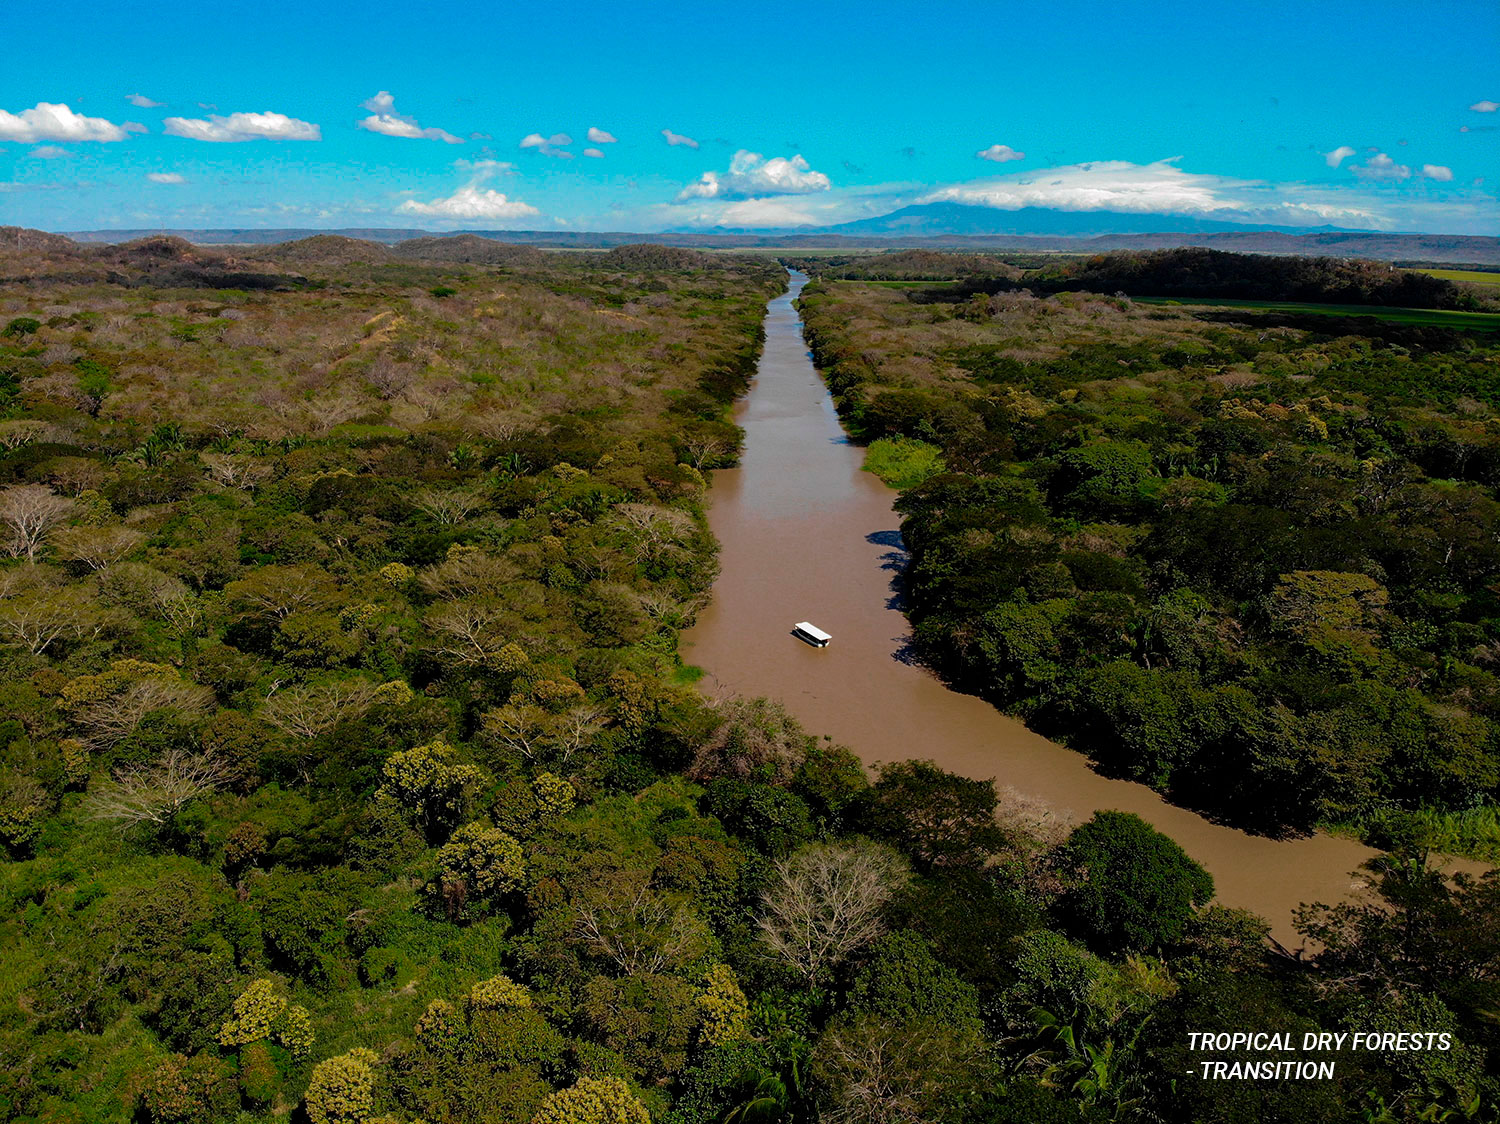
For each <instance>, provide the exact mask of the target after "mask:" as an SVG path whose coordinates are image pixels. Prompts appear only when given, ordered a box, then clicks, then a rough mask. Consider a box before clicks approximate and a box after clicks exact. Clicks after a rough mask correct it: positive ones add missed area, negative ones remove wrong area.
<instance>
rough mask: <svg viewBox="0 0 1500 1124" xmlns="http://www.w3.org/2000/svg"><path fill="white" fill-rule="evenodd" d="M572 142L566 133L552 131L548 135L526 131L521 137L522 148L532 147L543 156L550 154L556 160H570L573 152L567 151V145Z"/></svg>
mask: <svg viewBox="0 0 1500 1124" xmlns="http://www.w3.org/2000/svg"><path fill="white" fill-rule="evenodd" d="M572 143H573V138H572V137H570V136H568V134H567V133H553V134H552V135H551V136H550V137H544V136H542V134H541V133H527V134H526V135H525V136H524V137H522V138H521V147H522V148H534V149H536V151H538V152H540V153H541V154H542V155H543V156H551V157H553V158H554V159H557V160H571V159H573V154H572V153H571V152H568V151H567V146H568V145H570V144H572Z"/></svg>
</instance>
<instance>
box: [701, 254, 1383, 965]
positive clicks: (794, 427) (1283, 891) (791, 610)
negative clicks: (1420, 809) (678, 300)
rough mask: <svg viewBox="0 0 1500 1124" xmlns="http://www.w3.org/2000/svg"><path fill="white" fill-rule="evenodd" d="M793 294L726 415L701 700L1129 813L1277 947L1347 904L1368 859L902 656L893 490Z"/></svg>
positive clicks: (1091, 807) (1080, 812)
mask: <svg viewBox="0 0 1500 1124" xmlns="http://www.w3.org/2000/svg"><path fill="white" fill-rule="evenodd" d="M806 281H807V278H806V277H805V276H803V275H802V274H800V273H794V274H793V275H792V281H791V287H790V288H789V289H788V291H787V292H786V293H785V294H784V295H782V296H780V297H777V298H776V299H775V300H773V301H771V302H770V304H769V305H768V306H767V314H766V346H765V351H764V353H763V354H762V356H761V359H760V366H759V368H758V371H757V374H756V378H755V381H754V383H753V384H752V385H751V388H750V393H749V395H748V396H747V397H746V398H745V399H744V400H743V401H742V402H741V403H740V406H739V410H738V412H737V415H736V420H737V421H738V422H739V424H740V425H742V426H744V428H745V453H744V457H743V460H742V462H741V467H739V468H736V469H729V470H724V471H719V472H715V473H714V474H713V490H712V492H711V493H710V499H711V504H710V507H709V522H710V524H711V526H712V527H713V531H714V534H715V535H717V536H718V538H719V542H720V543H721V544H722V548H723V549H722V553H721V555H720V561H721V564H722V567H723V569H722V572H721V574H720V577H719V580H718V581H717V583H715V585H714V590H713V603H712V605H711V606H710V607H709V608H708V609H706V610H705V611H704V612H703V613H702V615H701V616H700V618H699V620H698V623H697V625H696V626H695V627H694V628H693V629H692V630H691V631H690V632H689V633H688V634H687V637H686V641H687V650H686V652H685V653H684V654H685V658H686V659H687V660H688V661H689V662H691V663H694V664H697V665H698V666H700V667H702V668H704V669H705V670H706V671H707V672H708V675H707V676H705V678H704V680H703V686H704V688H705V690H710V691H712V690H715V689H719V690H725V689H727V690H729V691H733V692H736V693H739V694H744V695H766V696H769V697H771V698H775V699H780V700H781V701H782V702H783V703H784V704H785V705H786V707H787V709H788V710H790V711H791V713H792V714H793V715H795V716H796V717H797V718H798V719H799V720H800V721H801V722H802V723H803V725H804V726H805V727H806V728H807V730H808V732H809V733H813V734H817V735H820V736H821V735H824V734H827V735H830V736H832V737H833V739H834V740H835V741H839V742H842V743H844V744H845V745H848V746H849V747H851V748H852V749H854V750H855V752H857V753H858V754H859V755H860V756H861V757H862V758H863V759H864V760H865V762H866V763H867V764H873V763H876V762H880V761H900V760H905V759H907V758H930V759H931V760H933V761H936V762H937V763H938V764H939V765H941V766H942V767H943V768H945V769H948V770H951V771H952V772H955V773H961V774H963V775H965V776H969V777H978V778H986V779H987V778H990V777H993V778H995V780H996V782H997V783H998V784H1000V785H1002V786H1005V785H1010V786H1013V787H1014V788H1016V789H1017V790H1019V791H1020V792H1022V793H1025V794H1027V795H1029V796H1033V797H1040V798H1041V799H1043V800H1045V801H1047V802H1048V803H1049V804H1051V805H1052V806H1053V807H1055V808H1057V809H1058V810H1060V811H1067V812H1071V813H1072V815H1073V816H1074V818H1076V819H1077V820H1079V821H1082V820H1085V819H1087V818H1088V817H1089V816H1090V815H1092V814H1093V812H1094V811H1096V810H1099V809H1107V808H1114V809H1119V810H1121V811H1127V812H1134V813H1136V814H1137V815H1139V816H1141V817H1143V818H1144V819H1146V820H1147V821H1148V822H1150V823H1151V824H1153V825H1154V826H1155V827H1156V828H1157V829H1158V830H1160V831H1163V832H1165V833H1166V834H1168V835H1170V836H1171V837H1172V838H1173V839H1175V840H1177V842H1178V843H1180V844H1181V845H1182V846H1183V848H1185V849H1186V850H1187V852H1188V854H1190V855H1192V856H1193V858H1195V859H1197V860H1198V862H1200V863H1202V864H1203V866H1204V867H1206V868H1207V869H1208V870H1209V871H1210V873H1212V874H1213V876H1214V884H1215V885H1216V887H1217V888H1218V900H1219V901H1220V902H1222V903H1223V904H1225V905H1229V906H1236V907H1240V908H1244V909H1249V910H1253V911H1254V912H1256V913H1258V914H1260V915H1261V916H1262V917H1265V918H1266V919H1267V920H1268V921H1270V922H1271V924H1272V927H1273V929H1272V932H1273V935H1274V936H1275V937H1276V938H1277V939H1278V940H1280V941H1281V942H1282V943H1283V944H1286V945H1288V946H1289V947H1291V946H1295V945H1297V944H1299V943H1300V940H1299V938H1298V937H1297V934H1296V931H1295V930H1294V929H1293V928H1292V910H1293V909H1294V908H1296V906H1297V905H1298V904H1299V903H1301V902H1311V901H1323V902H1327V903H1330V904H1331V903H1333V902H1335V901H1338V900H1341V899H1343V898H1346V897H1348V896H1349V895H1350V893H1351V892H1352V890H1353V889H1354V888H1355V886H1356V885H1357V883H1358V876H1357V875H1356V874H1355V873H1354V872H1355V871H1356V870H1357V869H1358V867H1359V865H1360V864H1361V863H1362V862H1364V861H1365V859H1367V858H1369V857H1370V856H1371V855H1372V854H1373V853H1374V852H1372V851H1371V850H1369V848H1367V847H1364V846H1361V845H1360V844H1358V843H1356V842H1353V841H1351V840H1348V839H1339V838H1335V837H1333V836H1329V835H1313V836H1309V837H1306V838H1301V839H1292V840H1273V839H1265V838H1262V837H1259V836H1254V835H1248V834H1246V833H1244V832H1242V831H1236V830H1234V829H1233V828H1228V827H1223V826H1220V825H1217V824H1213V823H1210V822H1209V821H1207V820H1205V819H1203V818H1202V817H1201V816H1198V815H1195V814H1194V813H1192V812H1190V811H1187V810H1186V809H1183V808H1177V807H1173V806H1172V805H1170V804H1168V803H1167V802H1166V801H1164V800H1163V799H1162V798H1161V797H1160V796H1158V795H1157V794H1156V793H1155V792H1153V791H1152V790H1151V789H1149V788H1147V787H1146V786H1144V785H1140V784H1135V783H1132V782H1129V781H1120V780H1110V779H1108V778H1105V777H1102V776H1100V775H1099V774H1097V773H1095V772H1094V771H1093V770H1092V769H1091V768H1090V767H1089V765H1088V762H1087V761H1086V760H1085V758H1084V757H1083V756H1082V755H1081V754H1079V753H1076V752H1074V751H1072V750H1070V749H1067V748H1065V747H1063V746H1060V745H1058V744H1057V743H1055V742H1052V741H1049V740H1048V739H1046V738H1044V737H1041V736H1040V735H1038V734H1035V733H1032V732H1031V731H1030V730H1028V729H1027V728H1026V727H1025V726H1024V725H1022V724H1021V723H1020V722H1018V721H1016V720H1014V719H1011V718H1007V717H1006V716H1005V715H1003V714H1001V713H1000V712H999V711H998V710H996V709H995V708H994V707H992V706H991V705H990V704H989V703H986V702H983V701H981V700H980V699H977V698H974V697H972V696H969V695H963V694H959V693H957V692H955V691H950V690H949V689H947V688H946V687H944V686H943V685H942V684H941V683H940V682H939V681H938V680H937V679H936V678H935V677H933V676H932V675H931V674H930V673H928V672H926V671H924V670H923V669H922V668H920V667H918V666H915V665H913V664H911V663H909V662H904V661H903V659H902V658H901V653H902V650H903V646H904V644H905V642H906V638H907V634H908V626H907V622H906V618H905V617H904V616H903V615H902V614H901V611H900V608H899V606H898V604H897V602H896V600H895V594H894V591H893V589H892V580H893V579H894V578H895V576H896V574H897V572H898V571H899V569H900V565H901V560H902V547H901V538H900V534H899V527H900V520H899V518H898V517H897V515H896V514H895V512H894V511H892V509H891V504H892V503H893V502H894V500H895V498H896V493H895V492H893V491H891V490H890V489H889V488H887V487H886V486H885V485H884V484H882V483H881V482H880V480H879V479H877V478H876V477H875V476H873V475H871V474H870V473H868V472H863V471H861V465H862V464H863V460H864V455H863V451H862V450H861V449H859V448H858V447H857V446H853V445H850V444H849V442H848V439H847V437H846V436H845V434H844V431H843V429H842V428H841V427H840V425H839V421H838V415H837V414H836V413H835V412H834V408H833V400H832V399H831V398H830V396H829V394H828V391H827V389H826V388H825V387H824V385H823V382H822V380H821V379H820V378H819V376H818V373H817V371H816V369H815V368H814V367H813V363H812V358H811V356H810V355H809V353H808V350H807V345H806V342H805V341H804V340H803V337H802V325H801V322H800V320H799V318H798V316H797V312H796V310H795V309H794V308H793V307H792V301H793V300H794V299H795V298H796V296H797V294H798V293H799V292H800V291H801V289H802V286H803V285H804V284H805V283H806ZM804 620H805V621H811V622H812V623H813V624H815V625H818V626H819V627H821V628H823V629H825V630H826V631H828V632H830V633H832V634H833V642H832V643H831V644H830V645H829V646H828V647H827V648H821V649H819V648H813V647H811V646H809V645H807V644H804V643H802V642H800V641H799V640H797V639H795V638H794V637H793V636H791V635H790V630H791V627H792V625H793V624H794V623H796V622H797V621H804Z"/></svg>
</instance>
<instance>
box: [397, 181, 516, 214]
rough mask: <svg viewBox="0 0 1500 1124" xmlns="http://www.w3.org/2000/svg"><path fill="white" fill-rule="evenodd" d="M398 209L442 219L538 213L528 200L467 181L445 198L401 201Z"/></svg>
mask: <svg viewBox="0 0 1500 1124" xmlns="http://www.w3.org/2000/svg"><path fill="white" fill-rule="evenodd" d="M399 209H400V210H402V211H404V212H406V213H407V214H412V215H433V216H436V217H438V218H445V219H494V220H500V221H506V220H510V219H518V218H524V217H526V216H528V215H539V214H541V213H542V212H540V211H538V210H537V209H536V208H535V207H533V206H532V205H531V204H529V203H522V202H521V201H520V200H519V199H510V198H508V197H507V196H506V195H505V194H504V193H503V192H500V191H495V190H494V189H493V188H481V187H480V186H479V185H477V184H468V185H466V186H464V187H461V188H459V189H458V190H457V191H455V192H454V193H453V194H452V195H450V196H448V197H447V198H446V199H434V200H433V201H432V202H430V203H421V202H418V201H417V200H415V199H408V200H407V201H406V202H404V203H402V204H401V206H400V208H399Z"/></svg>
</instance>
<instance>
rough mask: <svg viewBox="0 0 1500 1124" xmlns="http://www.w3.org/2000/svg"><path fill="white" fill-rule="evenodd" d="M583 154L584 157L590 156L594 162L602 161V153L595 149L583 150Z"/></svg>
mask: <svg viewBox="0 0 1500 1124" xmlns="http://www.w3.org/2000/svg"><path fill="white" fill-rule="evenodd" d="M583 154H584V155H585V156H592V157H593V158H594V159H595V160H603V159H604V153H603V152H602V151H600V150H599V149H597V148H585V149H584V150H583Z"/></svg>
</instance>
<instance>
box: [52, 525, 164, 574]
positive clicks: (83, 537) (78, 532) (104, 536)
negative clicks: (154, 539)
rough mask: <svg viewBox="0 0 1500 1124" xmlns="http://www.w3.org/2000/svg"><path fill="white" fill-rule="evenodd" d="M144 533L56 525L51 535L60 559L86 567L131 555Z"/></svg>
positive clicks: (99, 568) (102, 565)
mask: <svg viewBox="0 0 1500 1124" xmlns="http://www.w3.org/2000/svg"><path fill="white" fill-rule="evenodd" d="M145 541H146V536H145V535H144V534H142V533H141V532H140V531H137V530H134V529H133V528H130V527H60V528H58V530H57V531H56V532H55V533H54V534H53V536H52V542H53V545H54V546H55V547H56V549H57V557H59V558H61V559H62V560H63V561H64V562H82V563H83V564H84V565H85V566H87V567H88V568H89V569H90V570H102V569H104V568H105V567H106V566H111V565H113V564H114V563H116V562H118V561H120V559H122V558H125V557H126V556H127V555H130V554H133V553H134V552H135V551H136V550H138V549H139V548H140V547H141V545H142V544H143V543H144V542H145Z"/></svg>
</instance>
